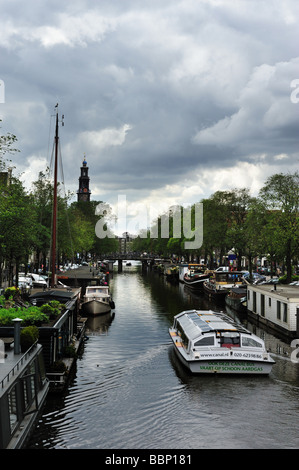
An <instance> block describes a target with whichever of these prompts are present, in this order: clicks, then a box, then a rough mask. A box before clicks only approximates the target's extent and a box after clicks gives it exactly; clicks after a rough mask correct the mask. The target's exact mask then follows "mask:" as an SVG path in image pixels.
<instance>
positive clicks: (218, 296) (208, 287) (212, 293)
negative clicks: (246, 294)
mask: <svg viewBox="0 0 299 470" xmlns="http://www.w3.org/2000/svg"><path fill="white" fill-rule="evenodd" d="M243 283H244V281H243V273H242V272H241V271H218V272H217V271H214V274H213V277H211V278H210V279H207V280H205V281H204V283H203V288H204V292H205V294H207V295H208V296H209V297H211V298H213V300H216V301H217V300H220V301H223V302H224V300H225V296H226V295H227V294H228V293H229V291H230V289H232V288H233V287H237V286H242V285H243Z"/></svg>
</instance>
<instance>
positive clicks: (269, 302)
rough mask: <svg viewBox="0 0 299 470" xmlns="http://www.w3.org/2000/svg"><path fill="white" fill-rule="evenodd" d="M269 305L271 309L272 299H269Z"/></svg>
mask: <svg viewBox="0 0 299 470" xmlns="http://www.w3.org/2000/svg"><path fill="white" fill-rule="evenodd" d="M268 305H269V307H271V297H269V301H268Z"/></svg>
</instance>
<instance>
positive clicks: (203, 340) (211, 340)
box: [194, 336, 214, 346]
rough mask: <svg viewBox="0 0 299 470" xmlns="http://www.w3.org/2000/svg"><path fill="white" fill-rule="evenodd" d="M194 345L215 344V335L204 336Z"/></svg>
mask: <svg viewBox="0 0 299 470" xmlns="http://www.w3.org/2000/svg"><path fill="white" fill-rule="evenodd" d="M194 346H214V336H204V337H203V338H200V339H199V340H198V341H196V343H194Z"/></svg>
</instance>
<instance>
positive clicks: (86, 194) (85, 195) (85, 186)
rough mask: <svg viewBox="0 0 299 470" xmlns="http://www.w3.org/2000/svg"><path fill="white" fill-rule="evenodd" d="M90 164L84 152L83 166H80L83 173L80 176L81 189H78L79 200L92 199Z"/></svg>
mask: <svg viewBox="0 0 299 470" xmlns="http://www.w3.org/2000/svg"><path fill="white" fill-rule="evenodd" d="M88 169H89V168H88V166H87V161H86V157H85V154H84V159H83V162H82V166H81V168H80V170H81V174H80V177H79V189H78V191H77V197H78V201H90V195H91V191H90V189H89V179H90V178H89V176H88Z"/></svg>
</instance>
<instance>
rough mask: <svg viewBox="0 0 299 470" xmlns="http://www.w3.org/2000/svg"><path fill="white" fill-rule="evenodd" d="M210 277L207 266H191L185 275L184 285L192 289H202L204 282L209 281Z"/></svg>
mask: <svg viewBox="0 0 299 470" xmlns="http://www.w3.org/2000/svg"><path fill="white" fill-rule="evenodd" d="M210 275H211V274H210V272H209V271H207V267H206V265H205V264H195V263H193V264H189V265H188V271H187V272H186V273H185V275H184V284H185V285H186V286H188V287H191V288H192V289H202V288H203V283H204V281H206V280H208V279H209V278H210Z"/></svg>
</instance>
